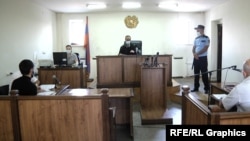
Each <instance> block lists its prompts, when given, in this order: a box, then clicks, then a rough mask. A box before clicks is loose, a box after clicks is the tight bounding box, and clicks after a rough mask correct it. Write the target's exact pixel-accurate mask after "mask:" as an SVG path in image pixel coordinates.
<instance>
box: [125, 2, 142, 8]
mask: <svg viewBox="0 0 250 141" xmlns="http://www.w3.org/2000/svg"><path fill="white" fill-rule="evenodd" d="M140 7H141V4H140V3H139V2H124V3H123V4H122V8H127V9H130V8H140Z"/></svg>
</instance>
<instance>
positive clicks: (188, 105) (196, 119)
mask: <svg viewBox="0 0 250 141" xmlns="http://www.w3.org/2000/svg"><path fill="white" fill-rule="evenodd" d="M182 90H183V91H182V124H183V125H191V124H192V125H193V124H198V125H207V124H214V125H245V124H248V125H249V124H250V112H213V111H211V110H210V108H209V106H208V105H205V104H204V103H203V102H201V101H200V100H198V99H197V98H195V97H194V96H192V95H191V94H190V92H189V87H188V86H186V85H185V86H182Z"/></svg>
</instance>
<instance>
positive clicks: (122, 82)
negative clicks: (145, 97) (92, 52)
mask: <svg viewBox="0 0 250 141" xmlns="http://www.w3.org/2000/svg"><path fill="white" fill-rule="evenodd" d="M151 56H152V55H139V56H138V55H137V56H136V55H124V56H96V61H97V62H96V64H97V87H98V88H114V87H135V86H136V87H139V86H140V80H141V64H142V63H143V62H144V60H145V58H147V57H151ZM158 63H164V64H167V67H166V76H167V77H166V78H167V83H166V84H167V85H168V86H172V55H159V56H158Z"/></svg>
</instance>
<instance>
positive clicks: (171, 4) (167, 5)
mask: <svg viewBox="0 0 250 141" xmlns="http://www.w3.org/2000/svg"><path fill="white" fill-rule="evenodd" d="M178 6H179V3H178V2H177V1H168V2H161V3H159V4H158V7H160V8H177V7H178Z"/></svg>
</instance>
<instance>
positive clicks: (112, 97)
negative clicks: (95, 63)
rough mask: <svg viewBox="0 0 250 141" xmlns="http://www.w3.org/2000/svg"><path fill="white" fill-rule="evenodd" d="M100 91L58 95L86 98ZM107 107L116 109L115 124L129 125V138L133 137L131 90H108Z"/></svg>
mask: <svg viewBox="0 0 250 141" xmlns="http://www.w3.org/2000/svg"><path fill="white" fill-rule="evenodd" d="M101 90H102V89H67V90H65V91H64V92H63V93H61V94H60V95H65V96H69V95H70V96H88V95H98V94H101ZM107 94H108V96H109V106H110V107H116V115H115V123H116V124H118V125H119V124H120V125H124V124H129V125H130V131H131V136H133V119H132V112H133V109H132V108H133V105H132V102H131V98H132V97H133V96H134V92H133V89H132V88H109V89H108V93H107Z"/></svg>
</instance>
